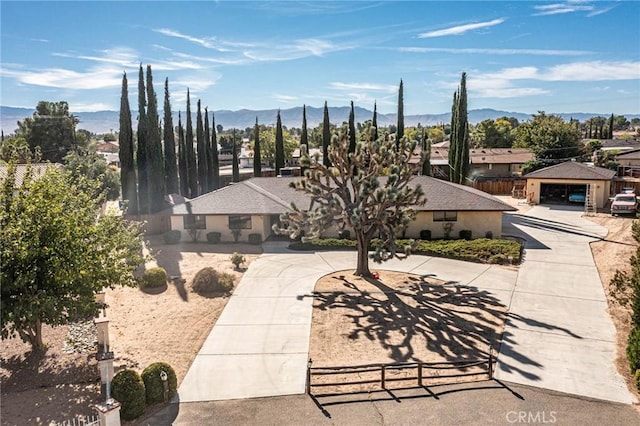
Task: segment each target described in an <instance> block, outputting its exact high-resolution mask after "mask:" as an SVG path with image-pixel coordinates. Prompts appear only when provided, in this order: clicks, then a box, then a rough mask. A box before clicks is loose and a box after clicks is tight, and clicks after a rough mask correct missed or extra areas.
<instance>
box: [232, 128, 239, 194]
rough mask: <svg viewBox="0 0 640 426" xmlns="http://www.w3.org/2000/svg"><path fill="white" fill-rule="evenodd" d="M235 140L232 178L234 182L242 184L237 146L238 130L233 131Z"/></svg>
mask: <svg viewBox="0 0 640 426" xmlns="http://www.w3.org/2000/svg"><path fill="white" fill-rule="evenodd" d="M232 134H233V136H232V138H233V152H232V154H233V155H232V160H231V163H232V164H231V172H232V178H233V181H234V182H240V169H239V168H238V167H239V166H238V147H237V145H236V129H233V131H232Z"/></svg>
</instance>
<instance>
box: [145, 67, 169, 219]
mask: <svg viewBox="0 0 640 426" xmlns="http://www.w3.org/2000/svg"><path fill="white" fill-rule="evenodd" d="M147 104H148V107H147V123H148V128H147V135H148V141H147V143H148V145H147V146H148V150H147V158H148V160H149V168H148V177H149V212H150V213H156V212H159V211H160V210H162V209H163V208H164V194H165V186H164V182H165V173H164V156H163V154H162V140H161V137H160V119H159V116H158V97H157V96H156V91H155V89H154V88H153V75H152V74H151V65H147Z"/></svg>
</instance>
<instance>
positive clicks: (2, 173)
mask: <svg viewBox="0 0 640 426" xmlns="http://www.w3.org/2000/svg"><path fill="white" fill-rule="evenodd" d="M62 167H63V166H62V164H59V163H32V164H16V181H15V185H14V189H16V190H17V189H18V188H20V187H21V186H22V183H23V182H24V178H25V176H26V175H27V171H28V170H29V168H30V169H31V176H32V177H33V179H34V180H37V179H39V178H40V177H41V176H44V174H45V173H46V172H47V170H48V169H50V168H54V169H61V168H62ZM8 171H9V166H8V165H7V164H0V179H5V178H6V177H7V172H8Z"/></svg>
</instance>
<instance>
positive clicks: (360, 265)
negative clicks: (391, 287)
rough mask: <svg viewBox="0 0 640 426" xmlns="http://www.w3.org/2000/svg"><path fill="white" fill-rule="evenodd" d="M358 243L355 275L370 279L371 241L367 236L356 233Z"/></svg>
mask: <svg viewBox="0 0 640 426" xmlns="http://www.w3.org/2000/svg"><path fill="white" fill-rule="evenodd" d="M356 241H357V247H358V262H357V266H356V272H355V275H358V276H361V277H370V276H371V272H370V271H369V239H368V238H367V237H366V236H365V235H362V234H361V233H358V232H356Z"/></svg>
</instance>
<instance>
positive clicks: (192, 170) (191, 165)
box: [185, 89, 199, 198]
mask: <svg viewBox="0 0 640 426" xmlns="http://www.w3.org/2000/svg"><path fill="white" fill-rule="evenodd" d="M185 148H186V154H187V174H188V176H189V179H188V182H189V198H195V197H197V196H198V195H199V194H198V166H197V164H196V153H195V150H194V148H193V124H192V123H191V99H190V97H189V89H187V128H186V130H185Z"/></svg>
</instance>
